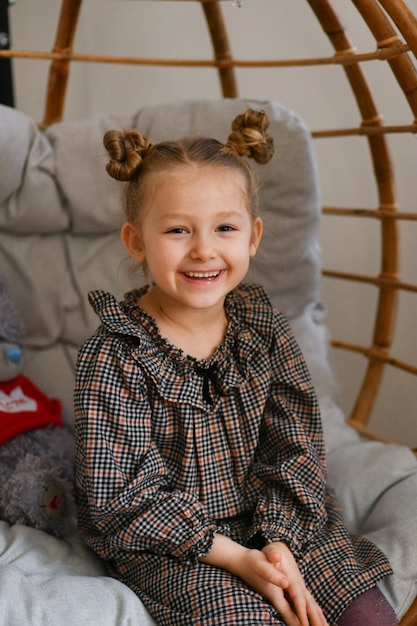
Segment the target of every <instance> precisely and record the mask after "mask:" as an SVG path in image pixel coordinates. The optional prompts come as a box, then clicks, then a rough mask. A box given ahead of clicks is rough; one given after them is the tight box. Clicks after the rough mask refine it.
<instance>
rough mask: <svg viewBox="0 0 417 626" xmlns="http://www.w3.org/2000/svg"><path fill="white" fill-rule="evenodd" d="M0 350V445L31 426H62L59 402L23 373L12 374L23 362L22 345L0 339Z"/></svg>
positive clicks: (31, 427)
mask: <svg viewBox="0 0 417 626" xmlns="http://www.w3.org/2000/svg"><path fill="white" fill-rule="evenodd" d="M0 353H1V356H0V444H3V443H5V442H6V441H8V440H9V439H12V437H15V436H16V435H20V434H21V433H23V432H25V431H27V430H32V429H33V428H42V427H43V426H49V425H50V424H57V425H59V426H62V403H61V401H60V400H57V399H55V398H48V397H47V396H46V395H45V394H44V393H43V391H41V390H40V389H39V388H38V387H37V386H36V385H35V384H34V383H33V382H32V381H31V380H29V378H27V377H26V376H24V375H23V374H17V375H15V370H16V369H20V364H21V362H22V350H21V348H19V347H18V346H17V345H15V344H10V343H7V342H4V341H0ZM10 375H11V379H9V376H10Z"/></svg>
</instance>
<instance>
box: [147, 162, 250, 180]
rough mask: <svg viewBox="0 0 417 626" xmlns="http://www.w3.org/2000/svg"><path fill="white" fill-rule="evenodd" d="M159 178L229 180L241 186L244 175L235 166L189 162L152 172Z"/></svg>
mask: <svg viewBox="0 0 417 626" xmlns="http://www.w3.org/2000/svg"><path fill="white" fill-rule="evenodd" d="M152 175H153V176H156V177H158V178H160V179H166V178H169V179H170V182H171V184H172V182H176V181H178V183H182V182H188V181H194V180H201V181H203V180H215V179H218V180H225V179H226V180H230V181H231V182H235V183H236V184H237V185H239V186H242V184H244V181H245V177H244V175H243V173H242V172H240V171H239V170H238V169H237V168H233V167H225V166H221V165H213V164H200V163H190V164H183V165H177V166H172V167H169V168H167V169H164V170H160V171H157V172H154V173H153V174H152Z"/></svg>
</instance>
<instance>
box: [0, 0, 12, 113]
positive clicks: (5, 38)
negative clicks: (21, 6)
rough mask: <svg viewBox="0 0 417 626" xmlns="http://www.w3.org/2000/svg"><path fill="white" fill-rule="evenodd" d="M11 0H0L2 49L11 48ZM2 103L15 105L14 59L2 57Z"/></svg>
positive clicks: (0, 64) (0, 43) (0, 94)
mask: <svg viewBox="0 0 417 626" xmlns="http://www.w3.org/2000/svg"><path fill="white" fill-rule="evenodd" d="M10 4H13V2H11V1H10V0H0V49H1V50H8V49H9V48H10V30H9V5H10ZM0 103H1V104H7V105H8V106H11V107H12V106H14V92H13V72H12V60H11V59H3V58H0Z"/></svg>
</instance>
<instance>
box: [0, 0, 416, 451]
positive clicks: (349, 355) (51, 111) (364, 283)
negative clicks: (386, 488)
mask: <svg viewBox="0 0 417 626" xmlns="http://www.w3.org/2000/svg"><path fill="white" fill-rule="evenodd" d="M172 4H174V3H172ZM188 4H190V5H191V4H192V2H189V3H188ZM200 4H201V6H202V8H203V11H204V14H205V17H206V20H207V25H208V27H209V31H210V34H211V37H212V42H213V48H214V57H213V59H209V60H206V61H196V60H195V59H189V60H172V59H144V58H140V59H138V58H133V57H129V58H123V59H119V60H120V61H121V62H125V63H129V64H132V65H133V64H138V65H144V64H145V65H148V66H155V65H158V66H159V65H164V64H165V65H173V66H181V65H182V66H184V65H188V66H199V65H200V66H202V67H203V66H204V67H209V68H210V67H211V68H213V67H215V68H217V69H218V72H219V76H220V80H221V88H222V94H223V96H225V97H236V96H237V94H238V80H237V79H238V77H239V72H241V71H243V69H244V71H247V68H254V70H255V71H260V68H262V67H268V68H270V70H271V72H274V77H278V75H279V72H280V71H282V70H284V71H286V70H288V68H291V71H294V72H295V71H298V70H299V69H302V70H303V71H304V70H308V71H310V70H311V71H314V72H326V71H328V70H329V68H332V70H336V71H334V72H332V75H331V79H330V75H329V81H328V88H329V90H328V92H327V93H323V94H317V93H316V92H314V93H313V95H314V97H316V98H317V97H318V96H319V95H322V96H323V107H328V108H329V112H330V111H331V108H332V105H333V106H337V95H338V94H337V92H338V90H339V89H340V86H341V78H343V79H346V84H347V85H348V87H349V91H350V94H351V96H353V97H352V98H351V103H352V114H351V115H350V116H349V119H348V121H347V122H346V123H343V120H337V116H334V115H331V114H329V120H330V121H329V127H327V128H325V129H324V130H323V129H320V130H316V129H314V120H311V121H310V119H309V106H308V97H307V98H306V108H305V110H300V111H298V109H297V112H300V114H301V115H302V117H303V118H304V119H305V120H306V121H307V123H308V124H309V126H310V127H311V128H312V129H313V130H312V136H313V138H314V139H315V140H316V151H317V155H318V159H319V165H320V162H321V160H322V157H323V155H324V153H326V154H327V155H328V154H330V155H331V157H330V161H332V163H334V167H331V168H328V170H329V171H324V170H321V176H322V177H323V179H324V182H325V180H326V178H327V177H336V176H337V177H338V180H340V185H339V186H340V190H341V193H342V194H345V195H342V196H341V197H330V198H327V197H326V194H324V196H323V199H324V207H323V213H324V216H325V220H324V222H323V226H322V228H323V229H324V231H326V229H328V228H332V229H333V228H335V229H336V227H335V226H334V224H335V222H336V221H337V222H339V223H340V226H339V232H340V233H341V234H340V238H339V239H338V241H337V243H335V244H334V246H333V250H331V251H328V250H326V249H325V250H324V260H325V265H326V269H325V270H324V272H323V274H324V276H325V281H324V287H323V291H324V297H325V299H326V303H327V306H328V308H329V323H330V327H331V329H332V333H333V335H334V339H333V345H334V346H335V347H336V348H340V349H341V350H339V351H338V354H337V355H336V356H335V362H336V365H337V366H338V368H339V370H340V378H341V380H342V382H343V384H345V383H346V391H345V397H347V398H349V400H348V401H347V402H346V406H347V408H348V409H349V412H350V413H351V422H352V423H353V424H354V425H355V426H356V427H358V428H359V429H360V428H362V427H364V426H365V425H366V424H367V423H368V422H369V420H370V418H371V415H380V416H383V415H384V414H385V415H386V417H387V415H388V413H387V412H388V411H390V412H392V411H393V407H395V406H397V405H399V404H400V403H401V406H402V409H401V411H402V413H403V414H405V416H406V418H407V420H408V423H407V424H405V425H403V426H402V427H401V428H402V430H403V432H404V433H405V434H404V435H403V436H402V437H401V436H400V439H402V440H403V441H404V442H406V443H407V442H409V441H410V439H411V440H412V443H413V444H414V445H415V444H416V443H417V442H416V441H415V439H412V437H413V433H414V424H413V416H414V415H415V410H416V396H417V394H416V393H415V382H414V380H415V379H413V375H416V374H417V367H416V364H415V363H416V359H415V354H416V352H417V349H416V348H417V346H416V339H415V335H416V333H415V332H414V328H413V325H414V321H413V320H414V317H415V300H414V299H413V298H415V294H416V292H417V286H416V284H415V268H414V265H413V260H412V256H411V254H410V253H407V254H404V252H403V250H405V249H407V248H409V247H410V246H412V245H413V239H414V237H413V235H412V234H411V233H412V231H413V229H414V228H415V224H416V220H417V213H416V212H415V210H413V207H412V204H410V202H409V200H408V199H407V196H404V194H403V193H402V189H401V183H402V182H403V181H404V180H405V178H406V177H407V173H408V172H410V171H411V172H412V170H411V168H410V165H409V163H410V158H409V155H407V150H408V151H409V146H410V143H408V144H407V141H409V139H408V138H409V137H410V136H411V135H413V134H414V133H415V132H416V130H417V124H416V121H415V120H416V117H417V74H416V69H415V57H416V54H417V20H416V17H415V16H414V14H413V13H412V11H411V10H410V9H409V7H408V6H407V4H406V3H405V2H403V1H402V0H379V1H378V0H352V2H350V3H343V2H342V3H340V2H338V3H337V5H338V7H337V11H336V9H335V7H334V5H335V4H336V2H334V3H332V2H330V1H327V0H307V1H306V2H305V9H306V10H307V11H308V12H309V13H310V14H311V17H312V18H313V22H314V17H315V18H316V20H317V21H318V24H319V25H320V27H321V28H322V30H323V32H324V34H325V36H326V37H327V39H328V42H329V43H330V44H331V46H332V48H333V54H330V55H328V56H321V57H318V56H310V57H307V56H306V57H294V58H273V59H267V60H264V61H262V60H259V59H255V60H250V59H248V58H246V59H245V60H240V59H234V58H233V55H232V51H231V46H230V44H229V41H228V35H227V32H226V23H225V20H224V19H223V15H222V10H221V4H222V3H221V2H217V1H210V2H208V1H204V0H200ZM236 4H239V2H237V3H236ZM263 4H264V5H265V7H264V10H265V11H266V10H267V8H268V7H267V3H263ZM272 4H273V5H274V6H275V9H274V10H275V11H276V10H277V9H276V3H275V2H274V0H271V5H272ZM347 5H349V7H348V6H347ZM352 5H353V6H354V7H355V9H356V11H357V12H358V14H359V15H360V16H361V18H362V22H363V25H364V27H365V28H366V29H367V33H368V40H367V41H368V42H372V43H373V44H374V45H372V46H371V47H369V48H366V49H364V50H362V51H359V49H358V48H357V47H356V45H355V44H356V41H355V33H353V34H352V33H351V34H348V33H347V31H346V29H345V27H344V23H343V15H341V13H342V11H343V10H346V9H347V8H349V9H351V7H352ZM120 6H121V5H120ZM141 6H143V3H141V2H138V3H137V10H138V15H140V11H141ZM80 7H81V0H64V1H63V2H62V8H61V18H60V21H59V24H58V29H57V33H56V38H55V45H54V49H53V51H52V52H51V53H45V54H43V55H42V54H40V53H26V55H27V56H30V54H32V55H33V56H34V57H35V58H38V57H40V56H41V57H43V58H47V57H49V58H51V59H52V62H51V69H50V76H49V84H48V88H47V103H46V108H45V117H44V121H43V125H44V126H47V125H49V124H51V123H52V122H55V121H56V120H58V119H60V117H61V116H62V112H63V106H64V100H65V93H66V85H67V78H68V72H69V67H70V63H71V62H72V61H87V62H95V61H97V62H104V61H105V62H109V63H111V64H113V63H115V62H117V59H116V58H115V57H104V58H100V57H99V55H88V54H82V53H78V52H77V53H74V52H72V46H73V42H74V35H75V32H76V25H77V20H78V17H79V11H80ZM243 10H244V9H243ZM120 11H122V7H121V8H120ZM280 11H281V13H282V20H284V21H285V19H286V15H285V11H286V9H285V6H284V5H283V6H282V8H281V9H280ZM340 15H341V16H340ZM263 20H264V22H267V21H268V15H267V14H265V15H264V16H263ZM316 25H317V22H316ZM256 36H257V34H256V33H254V32H252V33H251V38H250V42H251V44H250V45H248V48H247V51H248V56H249V55H250V51H251V49H256ZM258 36H259V37H260V38H262V37H263V33H262V32H261V33H259V35H258ZM297 38H298V40H299V42H301V35H298V34H297V33H296V32H295V33H294V40H295V41H297ZM300 47H301V46H300ZM303 52H305V48H303ZM3 53H4V54H5V55H6V56H7V55H8V56H13V55H15V56H19V54H20V55H22V54H23V56H24V55H25V53H19V52H16V51H3ZM4 54H3V55H4ZM382 65H383V66H384V68H385V67H386V68H387V70H386V71H387V76H388V74H389V76H390V77H393V79H394V80H392V82H391V83H390V88H391V90H395V91H396V92H397V93H399V94H400V95H401V97H403V100H404V104H405V106H404V107H403V108H402V109H401V113H402V114H403V116H404V118H405V121H404V120H400V121H399V120H398V119H397V117H396V115H397V112H396V113H395V116H394V115H392V113H391V112H390V104H389V103H390V95H391V94H388V93H386V92H385V93H384V94H382V95H381V94H378V93H374V92H373V90H372V89H371V82H370V81H369V80H368V79H367V77H366V76H367V74H368V72H369V73H370V72H371V67H378V70H377V71H380V69H379V68H380V67H381V66H382ZM173 71H174V69H173ZM336 73H337V76H336ZM333 77H336V78H335V79H334V80H333ZM390 80H391V78H390ZM278 81H279V77H278V78H276V79H275V78H274V79H273V80H272V79H271V80H270V82H269V87H268V89H269V88H270V89H271V94H270V97H271V98H272V99H275V100H276V99H279V94H277V93H276V92H277V91H278V90H277V84H278ZM286 84H287V83H286ZM312 84H314V80H312V82H310V81H306V87H307V88H310V90H311V86H312ZM274 91H275V93H274ZM266 92H267V89H266V88H264V89H263V93H266ZM311 93H312V91H310V94H309V95H311ZM329 94H330V97H329ZM268 95H269V94H268ZM385 112H387V117H386V119H385V118H384V116H383V114H385ZM356 118H358V119H359V123H355V122H353V123H352V120H355V119H356ZM333 121H336V122H338V123H337V125H336V124H335V125H334V126H333V125H332V123H333ZM347 142H349V144H350V146H352V145H353V144H355V147H357V154H356V152H355V156H354V157H353V158H352V157H351V158H350V160H349V162H346V160H344V149H343V146H344V145H346V144H347ZM400 143H401V144H403V145H405V146H406V147H405V148H400V147H399V144H400ZM407 146H408V147H407ZM350 154H351V153H350ZM333 155H334V159H332V156H333ZM326 163H327V164H328V163H329V157H327V161H326ZM355 168H366V170H367V171H368V172H369V177H370V178H369V187H372V188H373V192H372V194H370V193H369V190H368V189H367V188H366V187H367V186H364V185H362V186H361V188H360V189H359V188H358V189H356V193H355V194H353V195H352V194H349V193H348V194H347V195H346V193H345V192H346V191H349V192H351V189H352V187H354V186H355V176H356V169H355ZM403 172H406V174H403ZM411 176H413V175H412V174H411ZM407 184H408V185H409V180H407ZM349 195H350V196H351V197H349ZM352 197H353V200H354V201H353V202H352V201H351V200H352ZM403 197H405V198H406V202H405V203H404V205H402V204H401V205H400V200H401V201H402V198H403ZM400 241H401V246H402V247H400ZM343 248H345V249H346V255H345V259H342V258H341V257H342V255H341V251H342V250H343ZM370 250H372V251H373V253H370ZM368 256H370V257H371V266H372V267H371V268H370V271H369V272H367V271H363V269H362V267H360V269H358V266H359V260H360V259H362V258H365V257H368ZM332 257H334V258H335V263H336V267H335V268H334V269H333V268H332V269H328V268H327V264H328V262H331V261H332ZM410 259H411V261H410ZM342 266H343V267H342ZM401 266H402V267H401ZM400 269H401V270H402V272H403V273H402V274H401V273H400ZM328 279H335V280H336V283H337V284H336V283H332V286H331V287H328ZM344 285H346V286H344ZM368 287H369V289H370V290H371V291H372V292H373V296H372V297H371V300H369V299H367V298H366V297H364V290H365V288H368ZM342 307H343V308H344V310H346V309H347V308H348V309H349V312H351V315H350V316H349V324H348V325H347V324H346V321H345V322H343V327H341V326H340V324H339V318H341V316H340V315H339V314H340V311H341V309H342ZM347 326H349V327H348V328H347ZM354 330H355V331H357V332H358V335H359V338H358V339H357V338H355V336H354ZM339 336H340V338H339ZM356 358H358V361H357V362H358V365H357V366H355V365H352V363H353V360H354V359H356ZM346 367H348V369H349V372H350V376H349V380H347V381H345V380H344V379H345V378H346V377H345V375H344V371H345V368H346ZM387 370H388V371H387ZM352 371H353V373H352ZM384 373H385V374H384ZM383 375H384V381H385V383H387V384H384V385H382V384H381V383H382V380H383ZM403 381H404V382H403ZM354 387H357V388H358V391H355V390H354ZM386 390H388V391H386ZM409 390H411V393H409V395H410V401H409V403H408V404H405V403H404V396H405V395H406V393H407V392H409ZM354 398H355V400H353V399H354ZM387 407H388V408H387ZM374 421H375V420H374V419H373V418H372V420H371V425H372V427H373V428H375V429H376V430H379V429H378V426H377V425H376V424H374ZM385 422H386V424H388V425H386V426H385V427H384V434H386V435H387V436H390V437H391V436H395V437H397V436H398V433H399V426H398V424H397V422H396V420H395V419H394V420H389V419H388V418H387V419H386V420H385Z"/></svg>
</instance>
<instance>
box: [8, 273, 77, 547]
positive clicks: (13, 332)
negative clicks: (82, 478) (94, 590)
mask: <svg viewBox="0 0 417 626" xmlns="http://www.w3.org/2000/svg"><path fill="white" fill-rule="evenodd" d="M23 333H24V326H23V322H22V320H21V317H20V316H19V314H18V311H17V309H16V307H15V305H14V303H13V301H12V299H11V297H10V294H9V291H8V289H7V286H6V282H5V280H4V279H2V278H1V277H0V519H3V520H4V521H6V522H9V523H10V524H24V525H26V526H32V527H34V528H38V529H40V530H44V531H47V532H49V533H51V534H53V535H56V536H62V535H64V534H65V533H66V532H67V531H68V530H69V528H70V525H71V523H72V521H73V518H74V511H75V507H74V500H73V483H74V436H73V433H72V431H71V430H70V429H69V428H68V427H66V426H64V425H63V422H62V417H61V413H62V410H61V409H62V407H61V402H60V401H59V400H57V399H54V398H48V397H47V396H46V395H45V394H44V393H43V392H42V391H41V390H40V389H39V388H38V387H37V386H36V385H35V384H34V383H33V382H32V381H31V380H30V379H28V378H27V377H26V376H24V375H23V374H22V369H23V349H22V337H23Z"/></svg>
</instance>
